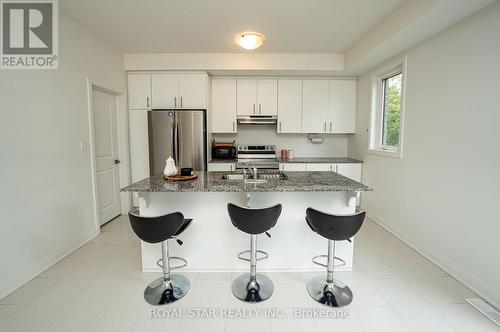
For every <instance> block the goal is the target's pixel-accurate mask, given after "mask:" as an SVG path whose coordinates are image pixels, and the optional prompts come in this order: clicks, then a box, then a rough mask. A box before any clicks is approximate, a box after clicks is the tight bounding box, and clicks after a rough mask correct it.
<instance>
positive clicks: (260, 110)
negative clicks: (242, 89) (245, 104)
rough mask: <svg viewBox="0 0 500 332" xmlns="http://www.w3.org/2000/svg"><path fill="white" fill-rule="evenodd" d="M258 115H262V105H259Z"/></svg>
mask: <svg viewBox="0 0 500 332" xmlns="http://www.w3.org/2000/svg"><path fill="white" fill-rule="evenodd" d="M259 114H262V105H261V104H259Z"/></svg>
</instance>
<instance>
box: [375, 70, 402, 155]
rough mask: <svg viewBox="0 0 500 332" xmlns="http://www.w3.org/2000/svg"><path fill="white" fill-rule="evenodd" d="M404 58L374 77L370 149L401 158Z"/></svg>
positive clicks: (376, 152) (377, 152)
mask: <svg viewBox="0 0 500 332" xmlns="http://www.w3.org/2000/svg"><path fill="white" fill-rule="evenodd" d="M404 79H405V73H404V61H403V62H399V63H398V64H393V65H392V66H389V67H387V68H385V70H382V71H380V72H378V73H376V75H374V76H373V77H372V113H371V115H372V116H371V134H370V151H369V152H371V153H375V154H380V155H385V156H391V157H397V158H401V155H402V153H401V152H402V131H403V110H404V107H403V106H404Z"/></svg>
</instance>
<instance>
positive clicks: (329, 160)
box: [277, 157, 362, 164]
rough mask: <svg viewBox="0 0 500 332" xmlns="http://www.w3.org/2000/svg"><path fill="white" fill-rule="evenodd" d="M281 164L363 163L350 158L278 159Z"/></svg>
mask: <svg viewBox="0 0 500 332" xmlns="http://www.w3.org/2000/svg"><path fill="white" fill-rule="evenodd" d="M277 159H278V161H279V162H280V163H304V164H305V163H308V164H320V163H325V164H357V163H362V161H361V160H357V159H352V158H348V157H295V158H292V159H281V158H279V157H278V158H277Z"/></svg>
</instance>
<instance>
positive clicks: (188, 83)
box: [151, 73, 207, 109]
mask: <svg viewBox="0 0 500 332" xmlns="http://www.w3.org/2000/svg"><path fill="white" fill-rule="evenodd" d="M206 81H207V77H206V75H205V74H170V73H154V74H151V98H152V107H153V108H168V109H174V108H187V109H206V99H207V97H206V95H207V83H206Z"/></svg>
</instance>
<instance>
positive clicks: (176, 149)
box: [174, 119, 181, 168]
mask: <svg viewBox="0 0 500 332" xmlns="http://www.w3.org/2000/svg"><path fill="white" fill-rule="evenodd" d="M174 144H175V145H174V151H175V164H176V166H177V168H179V167H180V161H181V156H180V154H179V153H180V152H179V144H180V143H179V123H178V122H177V119H176V121H175V141H174Z"/></svg>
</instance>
